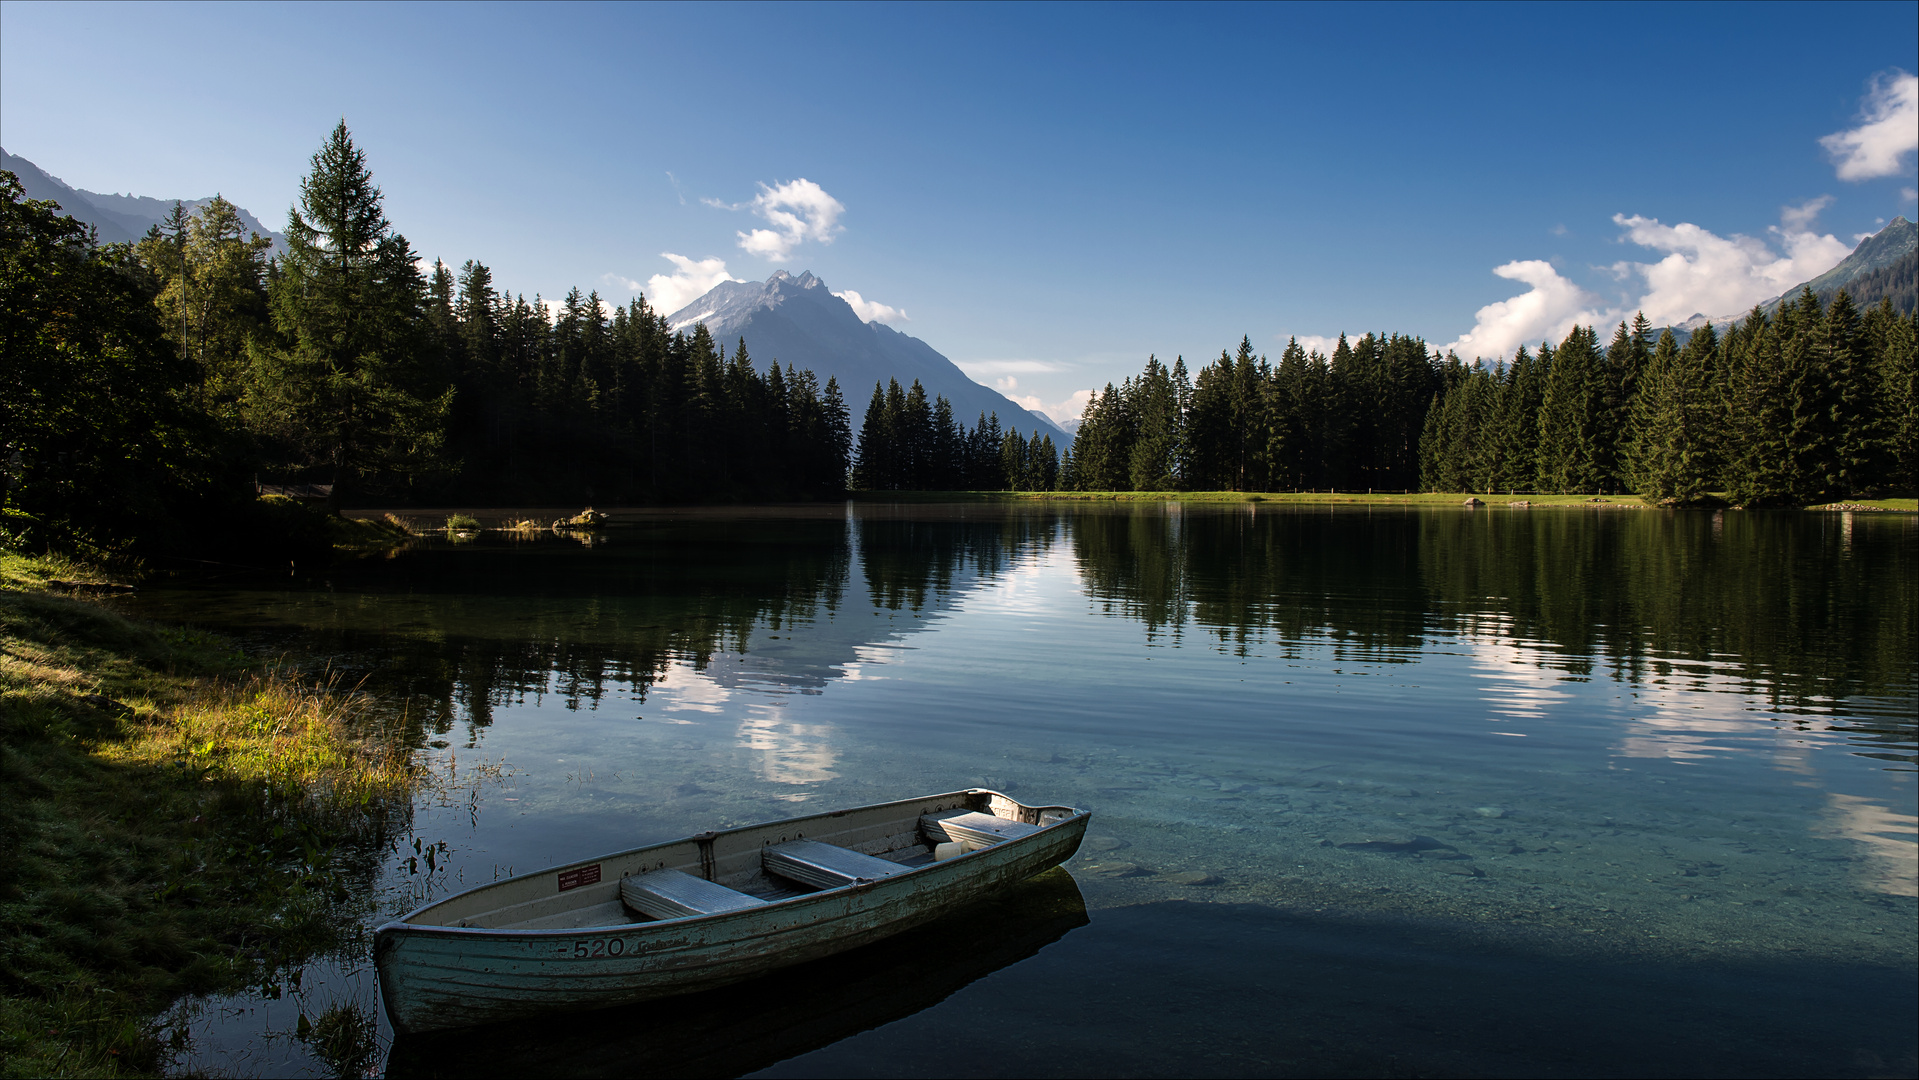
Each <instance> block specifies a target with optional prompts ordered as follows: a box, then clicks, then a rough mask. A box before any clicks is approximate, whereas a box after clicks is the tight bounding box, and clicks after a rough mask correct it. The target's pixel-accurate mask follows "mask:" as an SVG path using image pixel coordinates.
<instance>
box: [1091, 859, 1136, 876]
mask: <svg viewBox="0 0 1919 1080" xmlns="http://www.w3.org/2000/svg"><path fill="white" fill-rule="evenodd" d="M1080 869H1081V870H1083V871H1085V872H1086V873H1089V874H1092V875H1094V876H1096V877H1140V876H1142V875H1145V874H1150V873H1152V871H1151V870H1148V869H1146V868H1145V867H1144V866H1141V865H1140V864H1138V863H1130V862H1096V863H1087V864H1085V865H1084V866H1081V867H1080Z"/></svg>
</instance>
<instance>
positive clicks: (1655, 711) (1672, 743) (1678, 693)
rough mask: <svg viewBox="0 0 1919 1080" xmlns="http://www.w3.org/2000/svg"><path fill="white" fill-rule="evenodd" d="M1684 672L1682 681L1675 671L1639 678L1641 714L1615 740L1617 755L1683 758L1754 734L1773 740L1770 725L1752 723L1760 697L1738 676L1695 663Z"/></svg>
mask: <svg viewBox="0 0 1919 1080" xmlns="http://www.w3.org/2000/svg"><path fill="white" fill-rule="evenodd" d="M1687 676H1689V677H1687V678H1685V680H1684V682H1683V684H1682V683H1681V681H1680V676H1679V675H1678V674H1677V673H1675V674H1674V675H1672V676H1669V677H1667V678H1663V679H1658V680H1656V681H1653V682H1647V683H1641V684H1639V689H1638V693H1639V702H1638V705H1637V707H1636V709H1637V712H1638V713H1639V715H1637V716H1635V717H1633V718H1632V721H1631V723H1630V724H1629V725H1628V727H1627V728H1626V734H1625V736H1624V737H1623V738H1621V739H1620V741H1619V753H1620V755H1621V756H1623V757H1634V758H1662V757H1663V758H1671V759H1673V760H1674V761H1686V760H1689V759H1692V758H1701V757H1708V756H1710V755H1713V754H1731V753H1737V752H1738V751H1739V750H1741V749H1749V748H1748V747H1740V746H1737V745H1732V744H1734V743H1737V742H1739V741H1742V740H1747V739H1752V738H1754V737H1759V738H1762V739H1764V740H1765V741H1766V743H1767V745H1768V747H1769V748H1770V747H1771V746H1772V745H1774V744H1773V736H1774V734H1775V732H1774V730H1773V728H1772V726H1771V725H1769V724H1758V723H1754V717H1753V715H1752V714H1753V710H1754V706H1755V704H1757V705H1760V706H1763V704H1764V702H1763V701H1761V700H1760V699H1758V698H1755V697H1754V696H1753V695H1752V694H1749V693H1747V692H1746V691H1745V687H1744V685H1743V684H1742V683H1741V682H1740V681H1739V680H1737V679H1734V678H1731V677H1729V676H1727V675H1724V674H1721V673H1719V672H1713V671H1706V670H1699V669H1695V670H1692V671H1689V672H1687ZM1794 771H1798V770H1797V769H1795V770H1794Z"/></svg>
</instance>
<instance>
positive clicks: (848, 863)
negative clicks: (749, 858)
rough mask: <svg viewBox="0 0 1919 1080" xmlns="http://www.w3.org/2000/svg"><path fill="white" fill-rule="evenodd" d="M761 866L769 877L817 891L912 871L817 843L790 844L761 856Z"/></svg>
mask: <svg viewBox="0 0 1919 1080" xmlns="http://www.w3.org/2000/svg"><path fill="white" fill-rule="evenodd" d="M760 865H761V866H762V867H764V868H765V870H766V872H767V873H769V874H778V875H779V876H781V877H783V878H791V879H793V880H794V881H797V882H800V883H801V884H804V885H811V886H813V887H814V888H818V889H837V888H839V887H840V886H842V885H851V884H853V882H855V881H857V880H860V879H862V878H863V879H865V880H867V881H877V880H879V879H880V878H883V877H891V876H892V875H894V874H904V873H906V872H907V871H908V870H911V869H912V867H910V866H903V865H901V864H899V863H896V862H891V861H889V860H887V859H882V858H879V857H877V856H874V855H862V854H860V853H859V852H857V851H853V850H851V849H849V848H843V847H839V846H837V845H834V844H822V843H820V842H819V841H818V840H789V841H788V842H786V843H784V844H775V845H773V846H772V847H769V848H766V849H765V850H763V851H762V852H761V853H760Z"/></svg>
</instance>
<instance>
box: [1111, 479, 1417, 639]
mask: <svg viewBox="0 0 1919 1080" xmlns="http://www.w3.org/2000/svg"><path fill="white" fill-rule="evenodd" d="M1073 551H1074V554H1075V556H1076V557H1077V558H1078V561H1079V567H1080V574H1081V577H1082V580H1083V581H1084V582H1085V584H1086V589H1087V591H1088V592H1089V593H1090V594H1092V595H1093V596H1094V597H1095V598H1097V599H1099V600H1101V601H1103V602H1104V604H1105V608H1106V610H1107V611H1108V612H1111V613H1116V614H1120V615H1125V616H1127V617H1130V618H1135V619H1139V620H1140V621H1141V622H1143V623H1145V624H1146V627H1147V634H1148V635H1149V636H1157V635H1158V634H1160V633H1166V634H1168V635H1169V636H1171V637H1172V638H1173V639H1175V640H1178V639H1179V638H1181V637H1182V635H1183V634H1184V632H1185V630H1186V627H1187V626H1188V625H1191V626H1194V627H1197V628H1199V629H1200V630H1203V631H1205V632H1208V633H1210V634H1211V635H1212V636H1214V637H1215V638H1216V639H1217V640H1218V641H1219V642H1220V644H1221V645H1223V646H1227V647H1229V648H1231V649H1232V650H1234V651H1235V652H1237V653H1240V654H1244V653H1245V652H1246V651H1247V648H1248V647H1249V646H1250V645H1251V644H1252V643H1253V642H1254V641H1274V642H1276V643H1278V644H1280V645H1282V646H1283V647H1286V646H1296V645H1297V644H1298V643H1299V642H1300V641H1301V640H1302V639H1305V638H1317V639H1324V640H1327V641H1330V642H1331V643H1332V645H1333V647H1334V649H1335V655H1337V656H1340V657H1346V656H1353V657H1367V658H1371V659H1377V660H1389V661H1405V660H1409V659H1411V656H1410V653H1411V651H1412V650H1414V649H1417V648H1418V647H1419V645H1420V643H1421V641H1422V636H1421V635H1422V633H1423V632H1424V630H1425V629H1426V620H1425V614H1426V613H1425V606H1424V603H1423V600H1424V597H1423V596H1422V595H1421V592H1420V588H1419V565H1418V557H1417V556H1418V551H1417V547H1416V545H1415V542H1414V537H1412V536H1410V535H1408V532H1407V529H1406V522H1405V519H1404V518H1403V517H1400V516H1399V515H1379V516H1374V515H1370V514H1350V513H1337V514H1328V513H1325V512H1323V511H1321V512H1312V511H1304V512H1296V511H1277V512H1275V511H1271V510H1254V509H1239V508H1235V509H1234V510H1230V511H1223V512H1222V511H1213V510H1210V509H1205V510H1197V509H1196V508H1194V507H1187V508H1185V509H1184V510H1183V511H1171V512H1167V511H1162V510H1160V509H1157V508H1142V509H1141V510H1139V511H1137V512H1134V513H1131V514H1100V515H1091V516H1083V517H1078V518H1075V519H1074V520H1073ZM1287 655H1293V652H1292V651H1291V649H1290V648H1289V649H1288V652H1287Z"/></svg>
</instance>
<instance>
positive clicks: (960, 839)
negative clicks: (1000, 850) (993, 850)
mask: <svg viewBox="0 0 1919 1080" xmlns="http://www.w3.org/2000/svg"><path fill="white" fill-rule="evenodd" d="M920 828H922V829H924V830H926V835H927V836H928V837H930V838H932V839H933V841H934V842H935V843H937V842H939V841H942V840H944V841H947V842H950V843H961V844H973V845H976V846H979V847H991V846H992V845H994V844H997V843H999V842H1000V841H1002V840H1017V839H1019V838H1020V837H1022V836H1027V835H1029V834H1031V833H1036V832H1038V831H1039V826H1037V825H1028V824H1026V823H1025V822H1023V821H1009V820H1007V819H1006V818H1003V817H994V816H993V815H991V814H982V813H979V812H978V811H967V812H964V813H960V812H954V811H949V812H947V813H944V814H926V815H924V816H922V817H921V818H920Z"/></svg>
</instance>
